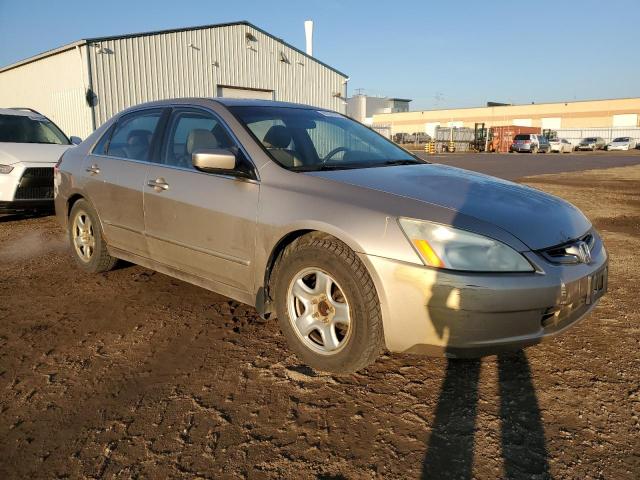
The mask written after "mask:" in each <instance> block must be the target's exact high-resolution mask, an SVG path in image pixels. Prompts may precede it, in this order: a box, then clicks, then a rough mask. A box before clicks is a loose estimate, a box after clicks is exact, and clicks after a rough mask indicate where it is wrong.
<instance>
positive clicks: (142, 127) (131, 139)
mask: <svg viewBox="0 0 640 480" xmlns="http://www.w3.org/2000/svg"><path fill="white" fill-rule="evenodd" d="M161 116H162V110H161V109H155V110H144V111H141V112H134V113H130V114H128V115H125V116H123V117H122V118H120V119H119V120H118V123H117V124H116V127H115V130H114V132H113V135H112V136H111V141H109V142H108V145H107V152H106V154H107V155H109V156H111V157H119V158H127V159H131V160H144V161H148V160H150V158H149V157H150V153H151V144H152V140H153V136H154V134H155V132H156V129H157V127H158V123H159V122H160V117H161Z"/></svg>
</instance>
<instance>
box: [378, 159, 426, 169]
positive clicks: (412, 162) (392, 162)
mask: <svg viewBox="0 0 640 480" xmlns="http://www.w3.org/2000/svg"><path fill="white" fill-rule="evenodd" d="M424 163H426V162H421V161H419V160H412V159H404V160H387V161H386V162H384V164H383V165H385V166H389V167H392V166H394V165H423V164H424Z"/></svg>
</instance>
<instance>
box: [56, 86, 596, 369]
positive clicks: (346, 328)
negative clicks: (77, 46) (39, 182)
mask: <svg viewBox="0 0 640 480" xmlns="http://www.w3.org/2000/svg"><path fill="white" fill-rule="evenodd" d="M547 145H548V143H547ZM55 185H56V190H55V191H56V198H55V202H56V213H57V215H58V218H59V220H60V222H61V223H62V225H63V226H64V227H65V228H66V229H67V232H68V235H69V239H70V244H71V245H72V247H73V248H72V254H73V255H74V258H75V261H76V263H77V264H78V265H79V266H80V267H81V268H82V269H83V270H85V271H88V272H104V271H107V270H109V269H111V268H113V267H114V266H115V264H116V259H117V258H120V259H124V260H128V261H131V262H134V263H137V264H140V265H143V266H146V267H148V268H151V269H154V270H157V271H160V272H163V273H165V274H168V275H172V276H174V277H177V278H180V279H182V280H184V281H188V282H191V283H194V284H197V285H199V286H201V287H204V288H208V289H210V290H213V291H215V292H218V293H220V294H223V295H227V296H229V297H231V298H234V299H236V300H238V301H241V302H245V303H248V304H250V305H253V306H255V307H256V308H257V310H258V312H259V313H260V314H261V315H263V316H265V317H267V318H269V317H270V316H274V315H275V316H277V318H278V321H279V323H280V328H281V330H282V332H283V334H284V336H285V338H286V340H287V343H288V344H289V347H290V348H291V350H293V351H294V352H295V353H296V354H297V355H298V356H299V358H301V359H302V361H304V362H306V363H307V364H308V365H310V366H312V367H314V368H316V369H319V370H325V371H330V372H337V373H346V372H352V371H354V370H358V369H360V368H363V367H365V366H366V365H368V364H370V363H371V362H373V361H374V360H375V359H376V357H377V356H378V355H379V354H380V353H381V352H382V351H383V350H384V349H385V348H386V349H388V350H390V351H392V352H409V353H429V354H435V355H446V356H448V357H466V356H479V355H483V354H488V353H491V352H495V351H497V350H501V349H505V348H507V349H509V348H511V349H519V348H522V347H523V346H527V345H532V344H535V343H538V342H540V341H542V340H543V339H545V338H547V337H549V336H552V335H555V334H558V333H560V332H562V331H564V330H565V329H567V328H568V327H570V326H571V325H573V324H574V323H575V322H577V321H578V320H579V319H581V318H582V317H584V316H585V315H586V314H587V313H589V312H590V311H591V310H592V309H593V307H594V306H595V305H596V304H597V303H598V300H599V299H600V297H601V296H602V295H603V294H604V292H605V291H606V289H607V264H608V258H607V253H606V251H605V248H604V245H603V242H602V240H601V239H600V236H599V235H598V233H597V232H596V230H595V229H594V228H593V226H592V224H591V223H590V222H589V220H588V219H587V218H586V217H585V216H584V215H583V214H582V213H581V212H580V211H579V210H578V209H577V208H576V207H574V206H573V205H571V204H569V203H567V202H565V201H564V200H561V199H559V198H557V197H553V196H551V195H549V194H546V193H543V192H541V191H538V190H535V189H532V188H528V187H525V186H522V185H519V184H516V183H511V182H507V181H504V180H500V179H497V178H492V177H489V176H487V175H481V174H478V173H474V172H469V171H465V170H461V169H457V168H453V167H449V166H445V165H437V164H430V163H427V162H425V161H423V160H421V159H419V158H418V157H415V156H413V155H411V154H410V153H408V152H407V151H405V150H403V149H401V148H399V147H398V146H396V145H395V144H393V143H392V142H390V141H389V140H387V139H386V138H384V137H382V136H381V135H379V134H377V133H376V132H374V131H373V130H371V129H369V128H367V127H365V126H364V125H362V124H360V123H358V122H355V121H353V120H351V119H349V118H348V117H345V116H344V115H341V114H339V113H336V112H333V111H329V110H324V109H322V108H316V107H308V106H304V105H296V104H291V103H281V102H273V101H264V100H263V101H260V100H242V99H229V98H227V99H225V98H216V99H177V100H165V101H160V102H153V103H148V104H144V105H139V106H137V107H133V108H130V109H128V110H126V111H124V112H122V113H120V114H118V115H116V116H115V117H114V118H112V119H111V120H109V121H107V122H106V123H105V124H104V125H103V126H101V127H100V128H99V129H98V130H97V131H96V132H94V133H93V134H92V135H91V136H90V137H89V138H87V139H86V140H85V141H84V142H83V143H82V144H81V145H80V146H79V147H77V148H74V149H70V150H68V151H67V152H66V153H65V154H64V156H63V157H62V159H61V162H60V164H59V166H58V168H57V169H56V176H55ZM259 334H268V333H266V330H263V331H262V332H261V333H259Z"/></svg>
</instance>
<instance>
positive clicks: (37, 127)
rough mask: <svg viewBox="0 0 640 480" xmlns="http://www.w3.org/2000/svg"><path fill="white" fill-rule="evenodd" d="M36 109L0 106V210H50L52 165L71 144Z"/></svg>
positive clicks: (51, 207) (58, 129)
mask: <svg viewBox="0 0 640 480" xmlns="http://www.w3.org/2000/svg"><path fill="white" fill-rule="evenodd" d="M77 143H80V139H79V138H77V137H71V138H68V137H67V136H66V135H65V134H64V133H62V130H60V128H58V126H57V125H56V124H55V123H53V122H52V121H51V120H49V119H48V118H47V117H45V116H44V115H41V114H39V113H38V112H36V111H35V110H31V109H22V108H0V213H14V212H22V211H30V210H52V209H53V167H54V166H55V164H56V162H57V161H58V159H59V158H60V157H61V156H62V154H63V153H64V152H65V150H67V149H68V148H69V147H70V146H71V145H73V144H77Z"/></svg>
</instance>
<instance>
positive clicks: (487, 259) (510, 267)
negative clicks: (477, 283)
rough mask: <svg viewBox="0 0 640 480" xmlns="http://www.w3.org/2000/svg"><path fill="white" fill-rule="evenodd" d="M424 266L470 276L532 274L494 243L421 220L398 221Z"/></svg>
mask: <svg viewBox="0 0 640 480" xmlns="http://www.w3.org/2000/svg"><path fill="white" fill-rule="evenodd" d="M399 222H400V226H401V228H402V230H403V231H404V233H405V235H406V236H407V238H408V239H409V241H410V242H411V244H412V245H413V247H414V248H415V249H416V251H417V252H418V254H419V255H420V258H422V261H423V262H424V264H425V265H427V266H430V267H436V268H447V269H451V270H467V271H474V272H532V271H533V267H532V266H531V264H530V263H529V262H528V261H527V260H526V259H525V258H524V257H523V256H522V255H521V254H520V253H518V252H516V251H515V250H514V249H513V248H511V247H509V246H508V245H505V244H504V243H502V242H499V241H498V240H494V239H492V238H488V237H484V236H482V235H477V234H475V233H470V232H467V231H464V230H458V229H457V228H453V227H448V226H446V225H441V224H438V223H431V222H426V221H422V220H411V219H408V218H401V219H399Z"/></svg>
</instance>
